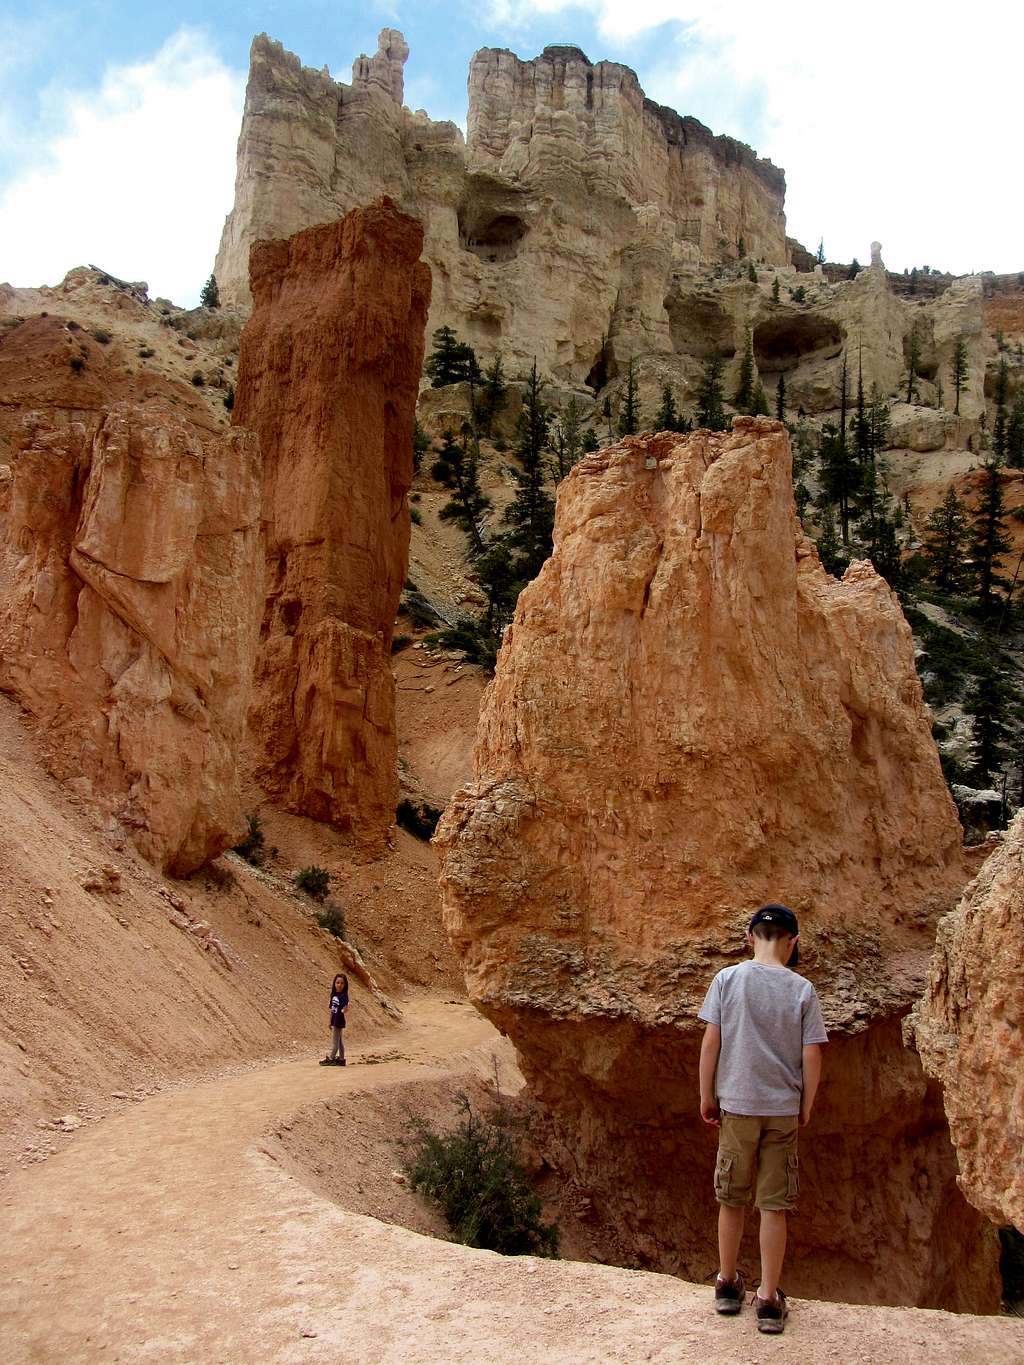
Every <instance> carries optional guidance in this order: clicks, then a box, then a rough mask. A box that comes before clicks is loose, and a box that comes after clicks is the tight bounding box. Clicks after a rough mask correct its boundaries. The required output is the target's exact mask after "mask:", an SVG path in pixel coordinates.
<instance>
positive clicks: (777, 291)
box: [772, 275, 781, 303]
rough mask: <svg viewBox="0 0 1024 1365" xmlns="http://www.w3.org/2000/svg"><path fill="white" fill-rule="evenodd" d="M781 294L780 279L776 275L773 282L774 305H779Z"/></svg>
mask: <svg viewBox="0 0 1024 1365" xmlns="http://www.w3.org/2000/svg"><path fill="white" fill-rule="evenodd" d="M780 293H781V288H780V286H779V277H778V275H776V276H775V278H774V280H772V303H778V301H779V295H780Z"/></svg>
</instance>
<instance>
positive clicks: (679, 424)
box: [654, 384, 690, 431]
mask: <svg viewBox="0 0 1024 1365" xmlns="http://www.w3.org/2000/svg"><path fill="white" fill-rule="evenodd" d="M654 430H655V431H689V430H690V419H689V418H688V417H684V416H683V414H682V413H681V412H680V411H679V409H678V408H677V407H676V396H675V394H674V393H673V391H672V385H671V384H663V385H662V389H661V407H660V408H659V409H658V415H657V417H655V419H654Z"/></svg>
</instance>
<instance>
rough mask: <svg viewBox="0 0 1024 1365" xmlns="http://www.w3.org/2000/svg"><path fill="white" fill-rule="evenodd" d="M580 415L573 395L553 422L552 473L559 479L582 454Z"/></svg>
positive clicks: (578, 406)
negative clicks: (553, 457)
mask: <svg viewBox="0 0 1024 1365" xmlns="http://www.w3.org/2000/svg"><path fill="white" fill-rule="evenodd" d="M582 417H583V414H582V412H581V411H580V405H579V404H578V403H577V402H576V399H575V397H573V398H570V399H569V402H568V404H567V405H566V409H565V412H563V413H562V415H561V417H560V418H559V419H558V421H557V422H556V423H555V426H554V432H553V437H552V445H553V447H554V451H555V461H554V474H555V478H556V479H557V480H559V481H561V480H562V479H564V478H565V476H566V474H568V472H569V470H570V469H571V468H572V467H573V465H574V464H575V463H576V461H577V460H578V459H579V458H580V456H581V455H582V454H583V448H584V447H583V433H582V432H581V430H580V422H581V420H582Z"/></svg>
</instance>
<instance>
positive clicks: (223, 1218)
mask: <svg viewBox="0 0 1024 1365" xmlns="http://www.w3.org/2000/svg"><path fill="white" fill-rule="evenodd" d="M384 1041H385V1042H386V1044H387V1047H386V1048H384V1049H383V1051H384V1052H386V1051H387V1050H388V1048H390V1050H392V1051H393V1052H395V1053H397V1054H398V1058H397V1059H396V1060H394V1061H384V1062H381V1063H380V1064H379V1065H377V1066H372V1067H369V1066H361V1065H358V1064H355V1063H356V1062H357V1061H358V1055H359V1049H358V1048H353V1049H352V1057H353V1063H354V1064H353V1065H351V1066H349V1067H347V1068H345V1069H341V1068H327V1067H316V1066H314V1065H312V1064H311V1063H309V1062H301V1063H300V1062H290V1063H286V1064H283V1065H277V1066H271V1067H268V1068H266V1069H262V1070H259V1071H254V1072H249V1073H246V1074H244V1075H235V1076H229V1077H227V1078H223V1079H217V1080H212V1081H208V1082H206V1083H204V1084H201V1085H197V1086H194V1087H192V1088H190V1089H187V1090H184V1091H181V1092H179V1093H175V1094H166V1095H159V1096H155V1097H153V1098H151V1099H149V1100H147V1101H145V1102H143V1103H141V1104H139V1105H137V1106H135V1107H133V1108H132V1109H130V1110H129V1111H128V1112H126V1113H123V1114H121V1115H119V1116H118V1117H116V1118H111V1119H109V1120H107V1121H106V1122H104V1123H103V1124H102V1125H100V1126H98V1127H96V1128H94V1129H92V1130H89V1131H86V1132H81V1133H79V1134H77V1135H75V1137H74V1138H73V1139H72V1141H71V1143H70V1144H69V1146H68V1147H67V1148H66V1149H65V1150H64V1151H63V1152H61V1153H60V1155H58V1156H57V1157H54V1158H53V1159H51V1160H50V1161H48V1162H47V1163H45V1164H44V1165H40V1166H34V1167H30V1168H27V1169H24V1170H21V1171H18V1172H17V1173H16V1174H15V1175H14V1176H13V1177H12V1178H11V1180H10V1181H9V1182H8V1183H7V1184H6V1186H5V1187H4V1191H3V1196H2V1203H0V1214H2V1223H3V1236H2V1237H0V1321H2V1323H3V1348H2V1352H3V1360H4V1361H5V1363H6V1365H20V1362H48V1361H52V1360H57V1359H60V1360H63V1361H86V1362H92V1361H159V1362H171V1361H187V1362H198V1361H201V1362H213V1361H221V1362H248V1361H274V1362H278V1361H280V1362H307V1361H309V1362H313V1361H328V1360H330V1361H332V1362H333V1361H337V1360H338V1359H339V1357H340V1356H341V1355H347V1354H351V1352H352V1351H353V1348H355V1349H356V1350H357V1352H358V1356H359V1358H360V1359H362V1360H366V1361H371V1362H415V1361H424V1362H426V1361H430V1362H436V1361H438V1360H441V1361H472V1362H491V1361H493V1362H509V1361H526V1360H530V1361H546V1362H585V1361H586V1362H590V1361H593V1362H609V1361H622V1362H627V1361H628V1362H633V1361H637V1360H650V1361H661V1362H690V1361H705V1360H707V1359H713V1360H716V1361H722V1362H740V1361H742V1362H751V1361H767V1360H773V1361H774V1360H782V1361H786V1360H789V1361H796V1360H800V1361H807V1360H815V1361H836V1362H839V1361H842V1362H848V1361H871V1362H874V1361H885V1362H890V1361H892V1362H895V1361H907V1362H909V1361H922V1360H929V1361H949V1362H953V1361H957V1362H962V1361H965V1360H985V1361H986V1362H992V1363H993V1365H995V1363H996V1362H1005V1363H1006V1365H1009V1362H1014V1361H1020V1360H1021V1359H1024V1325H1022V1324H1020V1323H1017V1322H1010V1321H1008V1320H1004V1319H995V1318H992V1319H983V1318H968V1317H957V1316H954V1315H951V1314H946V1313H936V1312H928V1311H922V1310H916V1309H889V1308H860V1307H858V1308H850V1307H847V1306H844V1305H840V1304H818V1303H806V1302H796V1303H794V1305H793V1311H792V1315H791V1318H790V1324H789V1327H788V1330H787V1333H786V1335H785V1336H784V1337H782V1338H781V1339H771V1340H767V1339H764V1338H760V1337H759V1336H758V1335H757V1333H756V1330H755V1327H754V1320H753V1316H752V1314H751V1312H750V1311H749V1309H747V1310H745V1311H744V1312H743V1313H742V1314H741V1315H740V1317H739V1318H738V1319H719V1318H716V1317H715V1315H714V1313H713V1311H712V1308H711V1298H710V1289H709V1288H708V1287H706V1286H697V1285H689V1284H685V1283H682V1282H680V1281H677V1280H674V1279H672V1278H670V1277H668V1276H660V1275H652V1274H647V1273H645V1272H641V1271H628V1270H615V1269H610V1268H607V1267H603V1266H591V1265H582V1264H579V1263H576V1262H570V1261H558V1262H548V1261H541V1260H536V1259H534V1258H530V1257H523V1258H515V1259H506V1258H502V1257H500V1256H496V1255H494V1254H492V1253H488V1252H479V1251H471V1250H468V1249H466V1248H463V1247H457V1246H453V1245H451V1244H448V1243H445V1242H439V1241H436V1240H434V1239H431V1238H425V1237H422V1236H419V1235H418V1234H416V1233H413V1232H409V1231H407V1230H406V1229H404V1228H397V1227H391V1226H388V1225H386V1224H383V1223H380V1222H378V1221H376V1220H375V1219H372V1218H367V1217H365V1216H361V1215H358V1214H353V1213H351V1212H347V1211H345V1210H344V1209H341V1208H338V1207H337V1206H336V1205H334V1204H332V1203H331V1202H329V1201H328V1200H326V1199H324V1198H322V1197H321V1196H319V1195H317V1194H316V1193H315V1192H313V1191H312V1190H310V1189H309V1188H307V1187H306V1186H305V1185H303V1184H302V1183H300V1182H299V1181H297V1180H296V1179H294V1178H293V1177H291V1176H290V1175H288V1174H287V1173H286V1172H285V1171H283V1170H282V1169H280V1167H279V1166H278V1165H277V1164H276V1163H275V1162H274V1161H273V1160H271V1159H269V1158H268V1157H267V1156H266V1155H264V1154H263V1153H261V1152H260V1151H259V1150H258V1149H259V1146H260V1144H261V1142H262V1141H263V1140H264V1135H265V1134H266V1133H267V1131H268V1130H269V1129H271V1128H273V1127H274V1126H277V1127H281V1126H282V1125H287V1124H288V1123H289V1122H290V1121H291V1115H292V1114H293V1113H294V1112H295V1111H296V1109H298V1108H300V1107H301V1106H303V1105H308V1104H310V1103H311V1102H314V1101H316V1100H318V1099H319V1100H330V1099H332V1098H337V1097H338V1096H340V1095H354V1094H356V1093H358V1092H359V1091H367V1090H372V1089H376V1088H379V1087H385V1086H400V1085H403V1084H406V1083H408V1082H410V1081H416V1080H429V1079H431V1078H432V1077H437V1076H439V1075H441V1074H443V1073H444V1071H445V1070H448V1069H450V1068H451V1067H453V1066H454V1067H455V1068H456V1069H459V1070H464V1069H465V1068H466V1066H467V1064H468V1058H469V1056H470V1055H471V1054H472V1053H473V1052H474V1051H476V1052H479V1051H480V1050H483V1051H484V1052H487V1051H488V1050H491V1049H493V1047H494V1045H495V1044H494V1037H493V1034H492V1032H491V1029H490V1027H489V1025H487V1024H486V1023H485V1022H484V1021H483V1020H482V1019H481V1018H479V1017H478V1016H477V1015H476V1014H475V1013H472V1012H471V1011H469V1010H467V1009H466V1008H465V1007H464V1006H463V1005H461V1004H451V1003H446V1002H445V1001H443V1000H439V999H437V998H429V997H425V998H422V999H420V1000H419V1001H418V1002H417V1007H416V1008H415V1009H410V1010H409V1011H408V1012H407V1022H405V1023H403V1024H402V1025H401V1026H399V1027H397V1028H396V1030H395V1032H394V1034H393V1035H392V1036H391V1037H390V1038H389V1039H387V1040H384ZM374 1051H375V1055H378V1056H380V1055H381V1053H382V1045H381V1043H380V1042H378V1043H377V1044H375V1048H374Z"/></svg>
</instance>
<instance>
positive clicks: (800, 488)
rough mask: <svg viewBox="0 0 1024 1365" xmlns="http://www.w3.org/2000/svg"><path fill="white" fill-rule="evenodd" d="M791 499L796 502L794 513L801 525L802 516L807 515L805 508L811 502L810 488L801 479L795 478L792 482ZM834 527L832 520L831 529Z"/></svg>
mask: <svg viewBox="0 0 1024 1365" xmlns="http://www.w3.org/2000/svg"><path fill="white" fill-rule="evenodd" d="M793 501H794V502H795V503H796V514H797V516H798V517H799V518H800V523H801V525H803V520H804V517H805V516H806V515H807V509H808V507H810V505H811V502H812V498H811V490H810V489H809V488H808V487H807V485H806V484H805V483H804V481H803V479H797V480H796V482H795V483H794V484H793ZM834 527H835V522H834V521H833V529H834Z"/></svg>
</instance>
